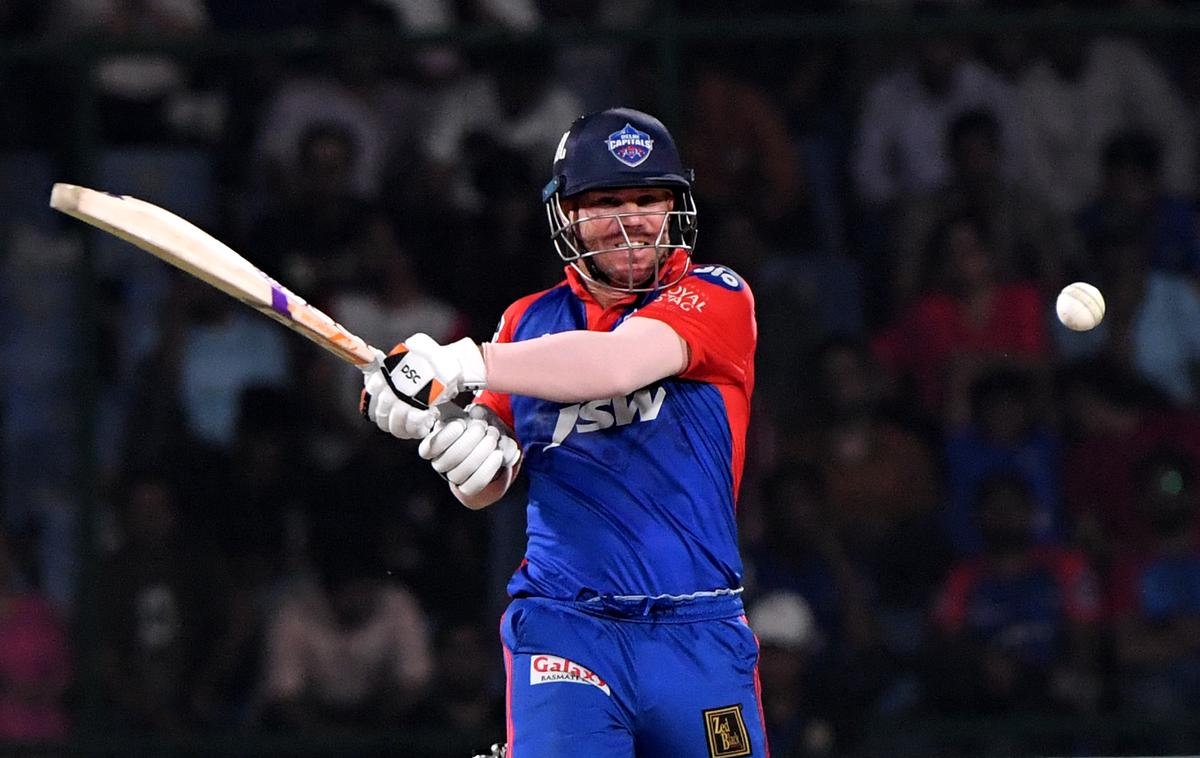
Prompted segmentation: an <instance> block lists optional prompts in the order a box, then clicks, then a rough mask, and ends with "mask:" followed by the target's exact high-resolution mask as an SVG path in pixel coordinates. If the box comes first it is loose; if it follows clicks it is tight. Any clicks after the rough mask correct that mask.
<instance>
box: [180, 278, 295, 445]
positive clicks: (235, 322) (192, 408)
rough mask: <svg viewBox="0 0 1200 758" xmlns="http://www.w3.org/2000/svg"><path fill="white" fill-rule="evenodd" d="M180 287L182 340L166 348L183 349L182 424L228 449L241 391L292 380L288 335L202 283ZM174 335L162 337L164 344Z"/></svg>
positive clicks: (204, 439)
mask: <svg viewBox="0 0 1200 758" xmlns="http://www.w3.org/2000/svg"><path fill="white" fill-rule="evenodd" d="M177 283H178V287H179V289H178V290H177V295H178V297H179V299H180V300H181V301H183V303H185V304H186V305H185V307H186V308H187V313H186V315H185V316H184V319H185V323H184V325H183V327H182V334H181V335H179V336H181V338H182V339H181V342H180V343H179V344H178V345H171V346H168V347H166V349H167V350H169V351H174V350H178V351H179V352H178V363H177V364H175V366H176V368H177V370H178V373H177V374H176V376H175V379H176V381H177V384H176V385H175V386H176V388H177V392H178V395H177V397H178V400H179V402H180V405H181V410H182V412H183V424H184V426H185V428H186V430H187V432H188V433H189V434H190V435H191V436H192V438H193V439H195V440H197V441H199V442H201V443H203V444H208V445H211V446H213V447H215V448H217V449H225V450H228V449H230V448H231V447H232V446H233V444H234V441H235V438H236V435H237V420H238V411H239V403H240V400H241V395H242V392H244V391H245V390H246V389H247V388H248V387H251V386H256V385H258V386H262V385H265V386H273V387H283V386H285V385H286V384H287V382H288V381H289V376H288V343H287V342H286V340H287V339H288V335H287V333H286V332H285V331H281V330H280V329H278V328H277V327H275V326H274V325H273V324H272V323H271V322H270V321H267V320H264V319H263V318H262V317H261V316H259V315H258V314H256V313H254V312H253V311H252V310H250V309H248V308H246V307H245V306H243V305H242V304H240V303H239V302H237V301H236V300H233V299H232V298H230V297H229V296H228V295H226V294H224V293H223V292H220V291H219V290H216V289H214V288H212V287H210V286H208V285H207V284H205V283H204V282H201V281H200V280H198V279H190V278H189V279H180V280H177ZM172 337H173V335H172V334H164V336H163V341H164V342H168V341H170V340H171V339H172ZM157 390H158V391H159V392H163V391H167V390H168V387H163V386H159V387H158V388H157Z"/></svg>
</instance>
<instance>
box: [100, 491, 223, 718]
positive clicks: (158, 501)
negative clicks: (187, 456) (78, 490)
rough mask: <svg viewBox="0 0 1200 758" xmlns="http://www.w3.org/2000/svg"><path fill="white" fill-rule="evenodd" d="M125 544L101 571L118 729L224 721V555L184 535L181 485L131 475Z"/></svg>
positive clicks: (109, 688) (108, 677) (123, 514)
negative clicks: (220, 696)
mask: <svg viewBox="0 0 1200 758" xmlns="http://www.w3.org/2000/svg"><path fill="white" fill-rule="evenodd" d="M115 505H116V509H117V511H118V514H119V515H120V519H121V526H122V537H123V543H122V544H121V546H120V547H119V548H118V549H117V550H116V551H115V552H114V553H112V554H111V555H110V556H108V557H107V559H106V560H105V561H104V563H103V565H102V566H101V569H100V589H99V591H98V595H99V602H98V607H99V608H100V639H101V647H100V652H99V665H100V677H101V686H102V692H103V695H104V697H105V700H106V703H107V705H108V708H109V709H110V712H109V716H110V718H111V719H112V722H113V725H114V727H115V728H116V729H117V730H130V731H135V732H138V731H152V732H160V733H173V732H178V731H179V730H182V729H186V728H188V727H196V726H200V725H211V724H213V723H215V722H217V721H219V720H220V718H221V716H222V714H221V713H220V712H219V711H218V708H219V703H218V698H217V694H218V690H219V688H221V687H223V686H224V685H225V684H227V681H226V680H224V677H225V675H227V674H229V673H230V672H229V669H228V668H227V667H226V666H225V665H218V656H219V655H220V653H221V651H222V646H223V644H224V641H225V640H226V639H227V635H228V634H229V633H231V632H234V631H236V630H232V629H231V628H230V626H229V623H228V622H229V618H228V616H227V615H226V614H227V613H228V610H229V603H230V599H231V595H230V586H229V583H228V577H227V576H226V575H225V573H224V571H223V569H222V566H221V563H220V559H219V557H218V555H217V554H216V553H214V552H212V551H211V550H208V549H206V548H205V547H204V545H203V543H202V542H201V541H200V540H198V539H196V538H195V537H194V535H189V534H188V533H187V532H185V531H184V529H183V524H182V522H181V513H180V504H179V497H178V493H177V490H176V485H175V484H174V483H173V482H172V481H171V480H170V479H169V478H167V477H166V476H164V475H162V474H159V473H155V472H134V473H130V474H128V475H127V479H126V481H125V482H123V483H122V487H121V489H120V491H119V492H118V500H117V502H116V504H115Z"/></svg>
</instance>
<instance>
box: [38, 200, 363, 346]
mask: <svg viewBox="0 0 1200 758" xmlns="http://www.w3.org/2000/svg"><path fill="white" fill-rule="evenodd" d="M50 207H52V208H54V209H55V210H58V211H61V212H63V213H66V214H68V215H70V216H74V217H75V218H77V219H79V220H80V221H83V222H85V223H87V224H90V225H91V226H94V227H96V228H97V229H102V230H104V231H106V232H108V233H109V234H112V235H115V236H117V237H120V238H121V239H123V240H125V241H126V242H129V243H131V244H133V245H136V246H137V247H139V248H141V249H142V250H145V251H146V252H148V253H150V254H151V255H154V256H157V257H158V258H161V259H162V260H164V261H166V262H167V263H170V264H171V265H172V266H175V267H176V268H179V269H181V270H183V271H186V272H187V273H189V274H191V275H192V276H195V277H197V278H199V279H202V280H203V281H205V282H207V283H209V284H211V285H212V286H214V287H216V288H217V289H219V290H221V291H222V292H224V293H226V294H227V295H230V296H231V297H235V298H237V299H238V300H241V301H242V302H244V303H246V304H247V305H250V306H251V307H253V308H256V309H257V310H259V311H260V312H262V313H264V314H266V315H268V316H270V317H271V318H273V319H275V320H276V321H279V322H280V323H282V324H284V325H285V326H287V327H288V328H290V329H292V330H294V331H296V332H298V333H300V334H302V335H304V336H305V337H307V338H309V339H310V340H312V341H313V342H315V343H316V344H318V345H320V346H321V347H323V348H325V349H326V350H328V351H329V352H331V353H333V354H334V355H336V356H338V357H339V358H341V359H342V360H344V361H346V362H348V363H352V364H354V365H356V366H359V367H360V368H367V367H369V366H371V365H373V364H375V363H376V360H377V357H376V356H377V355H378V353H377V351H376V350H375V348H373V347H371V346H370V345H368V344H367V343H366V342H364V341H363V340H362V339H361V338H360V337H358V336H356V335H354V334H352V333H351V332H350V331H349V330H347V329H346V328H345V327H343V326H342V325H341V324H339V323H337V322H336V321H334V320H333V319H332V318H330V317H329V316H327V315H326V314H325V313H323V312H321V311H320V310H319V309H317V308H315V307H314V306H312V305H309V304H308V303H307V302H305V301H304V299H303V298H301V297H299V296H297V295H296V294H294V293H292V292H291V291H290V290H288V289H287V288H285V287H284V286H283V285H281V284H279V283H278V282H276V281H275V280H274V279H272V278H271V277H269V276H267V275H266V274H264V273H263V272H262V271H260V270H259V269H258V268H257V267H256V266H254V264H252V263H250V261H248V260H246V259H245V258H243V257H242V256H241V255H239V254H238V253H237V252H235V251H234V250H233V249H232V248H230V247H229V246H227V245H225V244H224V243H223V242H221V241H220V240H218V239H216V238H215V237H213V236H212V235H210V234H208V233H207V232H205V231H204V230H202V229H200V228H199V227H197V226H195V225H194V224H192V223H191V222H189V221H187V220H185V219H183V218H180V217H179V216H176V215H175V214H174V213H171V212H170V211H168V210H166V209H164V208H160V207H158V206H157V205H154V204H152V203H147V202H145V201H143V200H138V199H137V198H134V197H129V196H127V195H114V194H110V193H107V192H101V191H99V190H93V189H89V188H87V187H80V186H77V185H74V184H65V183H61V182H60V183H56V184H55V185H54V187H53V189H52V190H51V193H50Z"/></svg>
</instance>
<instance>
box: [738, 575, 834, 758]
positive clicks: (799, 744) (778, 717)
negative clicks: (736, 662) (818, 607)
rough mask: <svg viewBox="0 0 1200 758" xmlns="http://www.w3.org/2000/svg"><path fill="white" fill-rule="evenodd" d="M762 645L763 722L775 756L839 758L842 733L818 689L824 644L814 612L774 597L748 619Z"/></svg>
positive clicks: (798, 601)
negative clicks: (816, 661) (814, 664)
mask: <svg viewBox="0 0 1200 758" xmlns="http://www.w3.org/2000/svg"><path fill="white" fill-rule="evenodd" d="M746 615H747V616H748V617H749V619H750V624H751V626H753V628H754V630H755V632H754V633H755V635H756V636H757V637H758V642H759V646H760V648H759V672H760V676H761V678H762V686H763V689H764V691H765V692H769V693H770V697H767V698H765V699H764V701H763V716H764V718H765V720H766V724H767V738H768V739H769V741H770V745H771V755H775V756H780V758H816V757H817V756H823V755H832V754H834V749H835V745H836V742H837V732H836V731H835V729H834V725H833V723H832V721H831V720H830V718H829V717H828V715H827V714H826V711H827V709H829V708H830V707H832V704H831V703H830V702H829V699H828V698H826V697H822V690H821V687H820V685H816V686H814V682H813V679H814V672H813V671H812V669H811V665H810V661H811V657H812V655H813V654H814V652H815V651H817V650H818V649H819V648H820V647H821V646H822V644H823V640H822V639H821V636H820V632H819V631H818V630H817V628H816V623H815V622H814V620H813V614H812V611H811V610H809V607H808V604H807V603H806V602H805V601H804V598H803V597H801V596H800V595H797V594H796V593H793V592H773V593H770V594H768V595H765V596H763V597H762V598H760V599H759V600H757V601H756V602H755V603H754V604H753V605H751V606H750V609H749V611H748V612H747V614H746Z"/></svg>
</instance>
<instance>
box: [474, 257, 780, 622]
mask: <svg viewBox="0 0 1200 758" xmlns="http://www.w3.org/2000/svg"><path fill="white" fill-rule="evenodd" d="M566 270H567V279H566V280H565V281H563V282H562V283H560V284H559V285H558V286H556V287H553V288H551V289H548V290H545V291H542V292H538V293H536V294H533V295H529V296H527V297H525V298H522V299H521V300H518V301H517V302H515V303H513V304H512V305H511V306H509V308H508V309H507V310H506V311H505V313H504V316H503V318H502V320H501V322H500V327H499V329H498V331H497V334H496V337H495V338H494V340H495V341H496V342H519V341H522V340H528V339H535V338H537V337H541V336H543V335H547V334H556V333H559V332H565V331H571V330H577V329H590V330H594V331H609V330H612V329H614V328H616V327H617V326H618V325H619V324H621V323H622V322H623V321H624V320H625V319H627V318H630V317H634V316H636V317H639V318H653V319H657V320H659V321H662V322H664V323H666V324H668V325H669V326H671V328H672V329H674V331H675V332H676V333H677V334H678V335H679V336H680V337H681V338H682V339H683V340H684V341H685V342H686V343H687V346H688V349H689V360H688V365H687V367H686V368H685V369H684V371H683V372H682V373H680V374H679V375H677V376H674V377H669V378H667V379H664V380H662V381H660V382H657V383H655V384H652V385H650V386H647V387H643V388H641V389H639V390H637V391H635V392H633V393H631V394H629V395H626V396H624V397H609V398H596V399H594V400H590V401H588V402H583V403H556V402H551V401H547V400H541V399H537V398H533V397H525V396H520V395H501V394H497V393H494V392H490V391H484V392H482V393H481V394H480V395H479V397H478V398H477V402H479V403H482V404H484V405H486V406H488V407H490V408H491V409H492V410H493V411H495V412H496V413H497V414H498V415H499V416H500V417H501V418H503V419H504V420H505V421H506V422H507V423H508V424H509V425H510V426H511V427H512V428H513V429H514V431H515V433H516V436H517V439H518V441H519V442H520V444H521V447H522V449H523V451H524V463H523V469H524V471H525V472H526V473H527V474H528V477H529V504H528V527H527V537H528V543H527V547H526V553H525V560H524V561H522V564H521V566H520V568H519V569H518V570H517V572H516V573H515V574H514V576H513V577H512V580H511V581H510V582H509V586H508V590H509V594H511V595H512V596H513V597H520V596H536V597H550V598H556V599H582V598H587V597H592V596H595V595H606V596H613V595H616V596H627V595H632V596H652V597H657V596H664V595H670V596H674V595H689V594H692V593H696V592H705V591H712V590H721V589H729V588H736V587H738V586H739V585H740V583H741V576H742V565H741V559H740V558H739V555H738V548H737V528H736V524H735V509H736V506H735V503H736V497H737V492H738V487H739V484H740V480H741V474H742V462H743V458H744V454H745V443H746V427H747V424H748V421H749V415H750V397H751V393H752V391H753V388H754V349H755V344H756V341H757V328H756V324H755V320H754V299H753V295H752V294H751V292H750V289H749V287H748V286H747V285H746V283H745V282H744V281H743V280H742V279H741V278H740V277H739V276H738V275H737V274H735V273H733V272H732V271H730V270H729V269H727V268H724V267H721V266H711V265H693V266H692V267H691V269H690V270H689V272H688V274H687V275H686V276H685V277H684V278H683V279H682V280H681V281H680V282H679V283H678V284H676V285H674V286H672V287H667V288H664V289H661V290H659V291H656V292H652V293H647V294H644V295H640V296H630V297H628V298H625V299H624V300H622V301H621V302H619V303H617V304H615V305H612V306H610V307H608V308H607V309H605V308H601V306H600V305H599V304H598V303H597V302H596V300H595V299H594V298H593V297H592V295H591V294H590V293H589V292H588V290H587V289H586V287H585V286H584V283H583V281H582V277H580V276H579V275H578V273H577V272H576V271H575V270H574V269H573V268H571V267H569V266H568V267H567V269H566Z"/></svg>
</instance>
